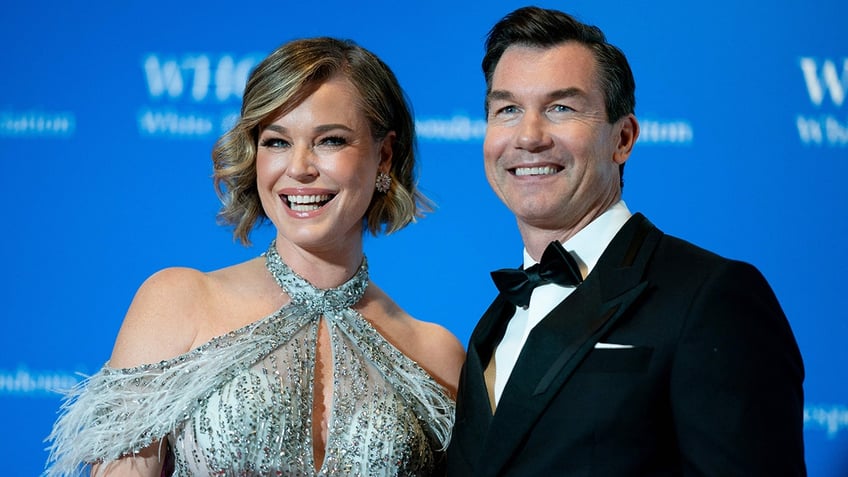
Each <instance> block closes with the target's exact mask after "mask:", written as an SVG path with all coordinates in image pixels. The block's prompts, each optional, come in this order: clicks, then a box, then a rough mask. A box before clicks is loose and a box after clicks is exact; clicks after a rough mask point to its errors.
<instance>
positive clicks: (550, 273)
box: [492, 241, 583, 307]
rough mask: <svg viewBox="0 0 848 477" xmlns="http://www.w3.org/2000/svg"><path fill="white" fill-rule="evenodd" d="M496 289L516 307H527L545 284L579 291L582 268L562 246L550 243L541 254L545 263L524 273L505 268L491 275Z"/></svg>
mask: <svg viewBox="0 0 848 477" xmlns="http://www.w3.org/2000/svg"><path fill="white" fill-rule="evenodd" d="M492 280H494V282H495V286H497V287H498V290H500V292H501V293H502V294H503V295H504V296H505V297H506V299H507V300H509V301H510V302H512V303H513V304H514V305H515V306H520V307H526V306H527V305H529V304H530V294H531V293H533V289H534V288H536V287H537V286H539V285H544V284H546V283H556V284H558V285H566V286H574V287H576V286H577V285H579V284H580V283H581V282H582V281H583V276H582V275H581V274H580V267H578V266H577V262H576V261H575V260H574V257H572V256H571V254H570V253H568V252H566V251H565V249H564V248H562V245H561V244H560V243H559V242H557V241H554V242H551V243H550V245H548V247H547V248H546V249H545V252H544V253H542V261H541V262H539V263H537V264H536V265H533V266H532V267H530V268H528V269H527V270H522V269H520V268H504V269H501V270H495V271H494V272H492Z"/></svg>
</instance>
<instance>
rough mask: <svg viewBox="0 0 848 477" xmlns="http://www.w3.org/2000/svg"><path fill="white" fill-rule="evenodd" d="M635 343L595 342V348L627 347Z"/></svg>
mask: <svg viewBox="0 0 848 477" xmlns="http://www.w3.org/2000/svg"><path fill="white" fill-rule="evenodd" d="M632 347H633V345H626V344H615V343H595V349H627V348H632Z"/></svg>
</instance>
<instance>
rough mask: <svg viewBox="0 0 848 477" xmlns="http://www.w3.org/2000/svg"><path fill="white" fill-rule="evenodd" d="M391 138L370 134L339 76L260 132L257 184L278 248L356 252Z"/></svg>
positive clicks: (386, 162) (355, 96) (351, 93)
mask: <svg viewBox="0 0 848 477" xmlns="http://www.w3.org/2000/svg"><path fill="white" fill-rule="evenodd" d="M393 136H394V133H390V134H389V135H387V136H386V138H383V139H381V140H375V139H374V138H373V137H372V134H371V128H370V125H369V123H368V120H367V119H366V118H365V116H364V114H363V112H362V108H361V107H360V103H359V93H358V92H357V90H356V88H354V86H353V85H352V84H351V83H350V81H349V80H348V79H347V78H345V77H343V76H338V75H337V76H335V77H333V78H332V79H330V80H328V81H327V82H325V83H323V84H322V85H321V86H320V87H319V88H318V89H317V90H316V91H315V92H314V93H312V95H310V96H309V97H307V98H306V99H305V100H304V101H303V102H302V103H300V104H299V105H298V106H297V107H296V108H294V109H293V110H291V111H289V112H288V113H286V114H284V115H282V116H280V117H278V118H276V119H275V120H274V121H273V122H272V123H271V124H269V125H267V126H266V127H265V128H264V129H263V130H262V131H260V134H259V141H258V145H257V153H256V181H257V186H258V189H259V197H260V200H261V202H262V207H263V209H264V210H265V214H266V215H267V216H268V218H269V219H270V220H271V221H272V222H273V223H274V225H275V226H276V227H277V241H278V243H279V242H280V241H288V242H290V243H291V244H293V245H295V246H296V247H300V248H302V249H305V250H309V251H312V252H316V253H319V252H328V251H334V250H350V249H351V246H352V245H356V244H359V246H360V247H361V240H362V232H363V231H362V226H363V224H362V219H363V217H364V215H365V212H366V210H367V209H368V205H369V204H370V203H371V197H372V196H373V195H374V193H375V189H374V185H375V180H376V177H377V172H378V170H382V171H388V169H389V166H390V164H391V162H390V161H391V141H392V138H393Z"/></svg>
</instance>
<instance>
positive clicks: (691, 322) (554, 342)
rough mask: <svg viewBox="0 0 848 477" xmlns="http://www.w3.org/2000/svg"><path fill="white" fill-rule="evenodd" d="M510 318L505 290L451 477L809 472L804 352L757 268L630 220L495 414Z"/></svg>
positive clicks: (468, 374) (491, 318)
mask: <svg viewBox="0 0 848 477" xmlns="http://www.w3.org/2000/svg"><path fill="white" fill-rule="evenodd" d="M513 312H514V307H513V306H512V305H511V304H510V303H509V302H507V301H506V300H505V299H504V298H503V297H501V296H498V297H497V298H496V299H495V301H494V303H492V305H491V306H490V307H489V309H488V310H487V311H486V313H485V314H484V315H483V317H482V318H481V320H480V322H479V323H478V325H477V327H476V328H475V330H474V332H473V333H472V335H471V339H470V341H469V344H468V356H467V359H466V362H465V365H464V367H463V369H462V375H461V377H460V382H459V395H458V400H457V409H456V424H455V427H454V431H453V437H452V439H451V443H450V447H449V449H448V464H447V465H448V475H449V476H456V477H470V476H496V475H497V476H521V477H528V476H616V477H622V476H627V477H629V476H660V475H662V476H689V475H693V476H694V475H697V476H721V477H729V476H744V477H755V476H768V477H776V476H799V475H806V470H805V464H804V452H803V436H802V428H803V390H802V382H803V378H804V369H803V364H802V360H801V355H800V353H799V351H798V347H797V344H796V342H795V338H794V336H793V334H792V331H791V330H790V328H789V325H788V323H787V320H786V317H785V316H784V314H783V311H782V310H781V308H780V305H779V303H778V301H777V299H776V298H775V296H774V293H773V292H772V290H771V288H770V287H769V285H768V283H767V282H766V280H765V279H764V278H763V276H762V275H761V274H760V273H759V272H758V271H757V270H756V269H755V268H754V267H752V266H751V265H748V264H745V263H742V262H737V261H732V260H727V259H724V258H722V257H719V256H717V255H715V254H713V253H710V252H708V251H706V250H703V249H700V248H698V247H695V246H694V245H692V244H689V243H687V242H684V241H682V240H679V239H676V238H674V237H670V236H667V235H664V234H663V233H662V232H661V231H660V230H659V229H657V228H656V227H654V226H653V225H652V224H651V223H650V222H649V221H648V220H647V219H646V218H645V217H644V216H642V215H641V214H636V215H634V216H633V217H631V219H630V220H629V221H628V222H627V223H626V224H625V225H624V227H623V228H622V229H621V230H620V231H619V233H618V234H617V235H616V236H615V238H614V239H613V241H612V242H611V243H610V245H609V247H607V250H606V251H605V252H604V253H603V255H602V256H601V258H600V260H599V262H598V264H597V265H596V266H595V268H594V269H593V270H592V271H591V273H590V274H589V276H588V277H586V280H585V281H584V282H583V283H582V284H581V285H580V286H579V287H578V288H577V289H576V290H575V291H574V292H573V293H572V294H571V295H570V296H569V297H568V298H566V299H565V300H564V301H563V302H562V303H560V304H559V305H558V306H557V307H556V308H555V309H554V310H553V311H551V313H550V314H549V315H548V316H547V317H545V319H544V320H542V321H541V322H540V323H539V324H538V325H537V326H536V327H535V328H534V329H533V331H532V332H531V333H530V335H529V337H528V340H527V342H526V344H525V345H524V348H523V349H522V351H521V354H520V355H519V357H518V361H517V362H516V364H515V367H514V368H513V371H512V374H511V376H510V378H509V381H508V382H507V384H506V387H505V388H504V391H503V394H502V396H501V399H500V402H499V404H498V406H497V410H496V412H495V413H494V415H493V414H492V411H491V407H490V405H489V398H488V392H487V390H486V384H485V381H484V379H483V371H484V369H485V368H486V365H487V364H488V362H489V359H490V357H491V356H492V353H493V350H494V348H495V347H496V346H497V344H498V343H499V342H500V340H501V338H502V337H503V334H504V330H505V329H506V324H507V322H508V320H509V318H510V317H511V316H512V313H513ZM599 342H602V343H604V344H616V345H625V346H626V347H617V348H612V347H609V346H604V345H601V347H596V345H597V344H598V343H599Z"/></svg>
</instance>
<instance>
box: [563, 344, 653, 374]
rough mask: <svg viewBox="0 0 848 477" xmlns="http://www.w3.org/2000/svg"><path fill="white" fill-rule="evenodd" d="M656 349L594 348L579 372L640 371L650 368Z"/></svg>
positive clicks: (646, 347) (644, 347) (634, 347)
mask: <svg viewBox="0 0 848 477" xmlns="http://www.w3.org/2000/svg"><path fill="white" fill-rule="evenodd" d="M653 351H654V349H653V348H651V347H648V346H633V347H632V348H594V349H593V350H592V351H590V352H589V354H588V355H587V356H586V359H585V360H584V361H583V363H581V364H580V367H579V368H578V369H577V372H578V373H640V372H643V371H645V370H647V369H648V365H649V364H650V362H651V354H653Z"/></svg>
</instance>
